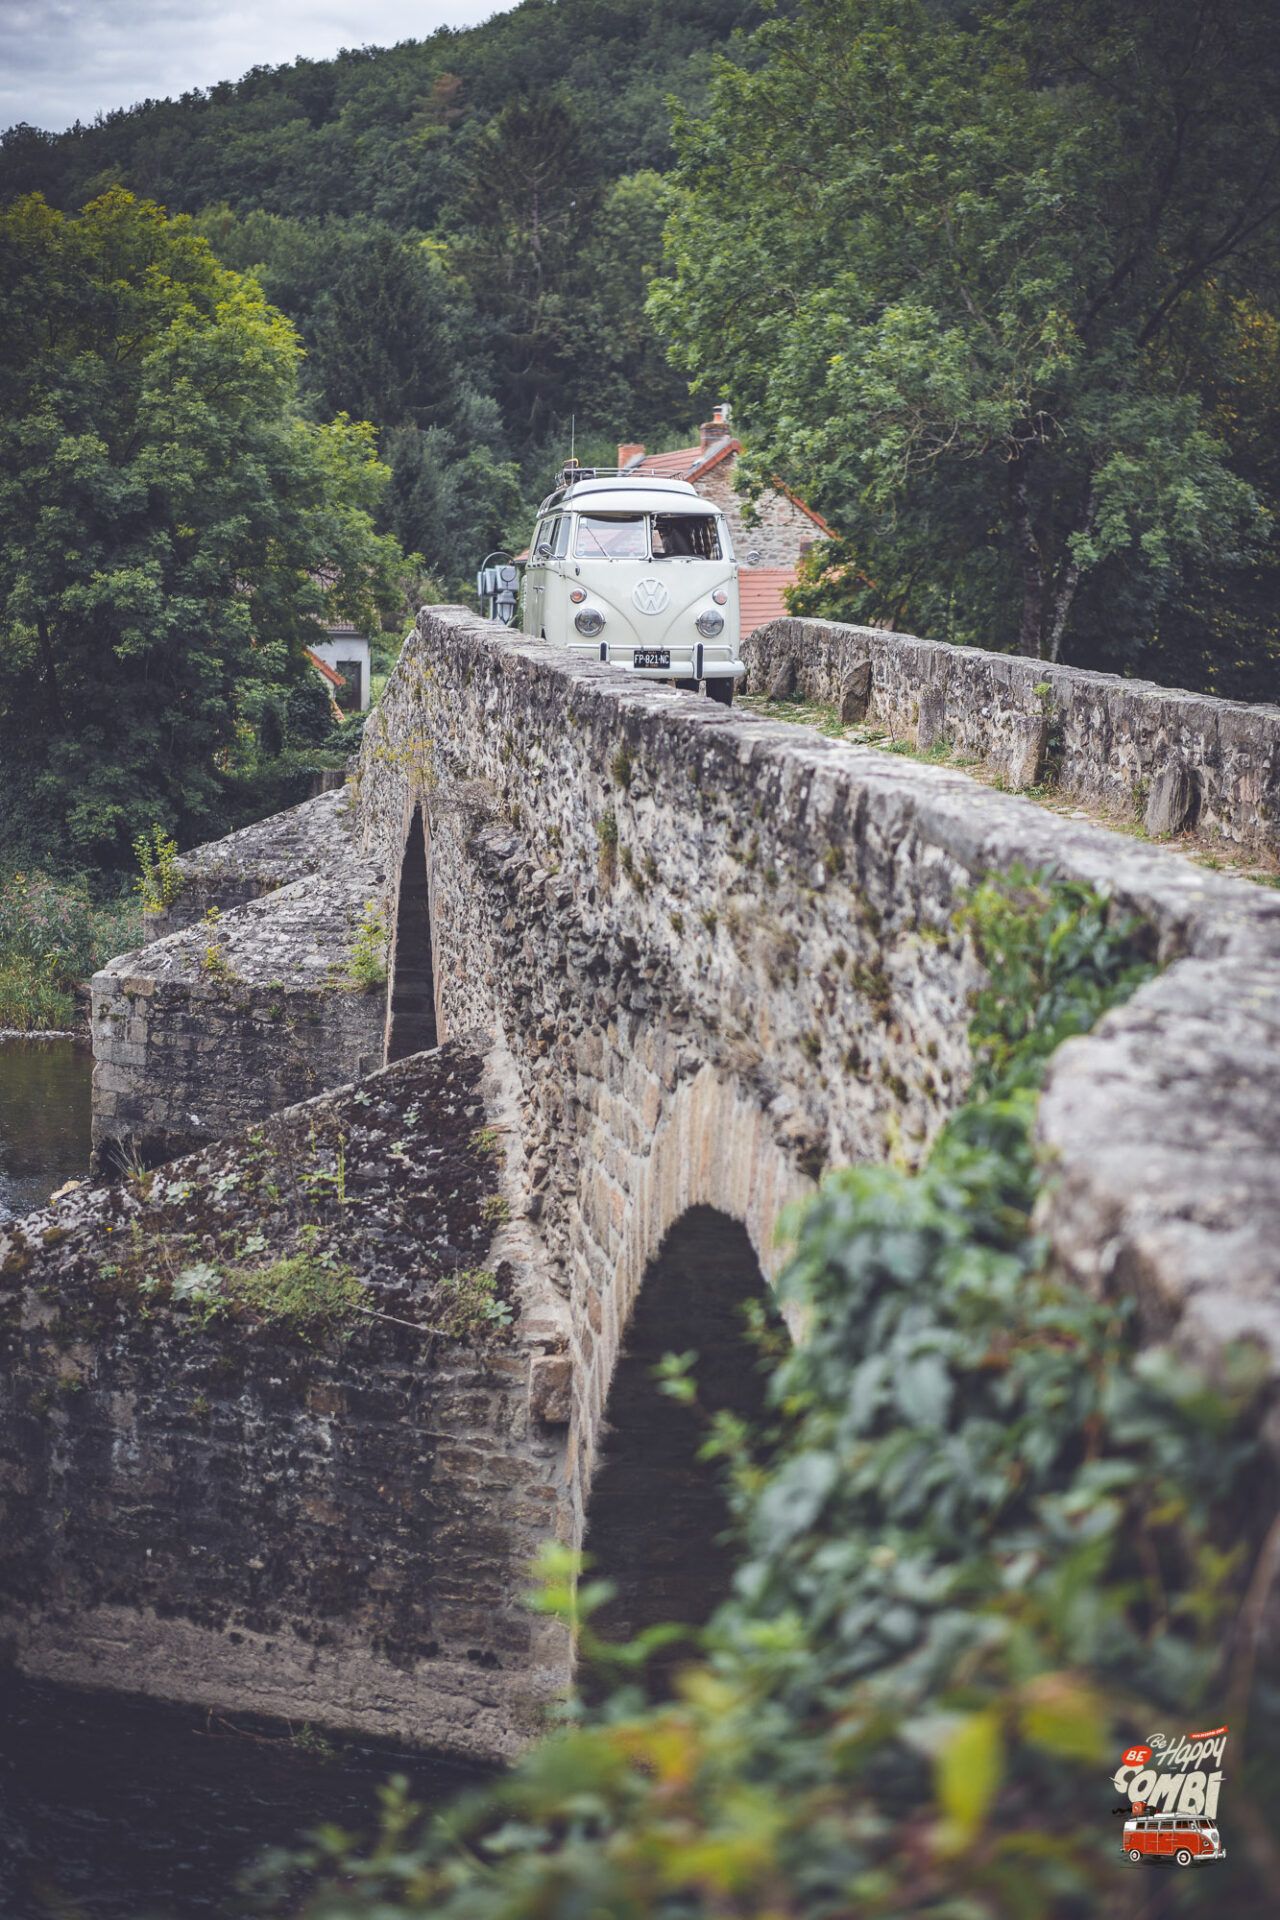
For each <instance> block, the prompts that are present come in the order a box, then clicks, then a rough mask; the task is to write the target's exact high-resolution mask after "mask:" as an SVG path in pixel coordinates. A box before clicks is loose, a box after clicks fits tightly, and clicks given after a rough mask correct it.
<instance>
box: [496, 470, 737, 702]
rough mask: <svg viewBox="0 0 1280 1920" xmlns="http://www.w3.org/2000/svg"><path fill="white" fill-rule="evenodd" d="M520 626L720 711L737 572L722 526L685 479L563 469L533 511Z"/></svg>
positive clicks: (729, 695) (727, 691) (730, 682)
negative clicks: (702, 697)
mask: <svg viewBox="0 0 1280 1920" xmlns="http://www.w3.org/2000/svg"><path fill="white" fill-rule="evenodd" d="M521 595H522V597H521V622H520V624H521V626H522V627H523V629H524V631H525V632H526V633H528V634H532V635H533V636H534V637H535V638H540V639H543V640H549V641H551V642H552V643H553V644H554V645H556V646H564V647H568V648H569V650H570V652H572V653H581V654H586V655H590V656H591V657H592V658H593V659H599V660H604V661H607V662H609V663H611V664H612V665H613V666H615V667H623V668H625V669H626V671H627V672H629V673H636V674H639V675H640V677H641V678H642V679H645V680H673V681H674V682H675V683H676V685H677V686H680V687H686V688H688V689H690V690H696V689H697V686H698V684H699V682H703V683H705V685H706V689H707V692H708V693H709V694H710V695H711V698H712V699H713V700H719V701H721V702H722V703H723V704H724V705H725V706H728V705H729V704H730V703H731V701H732V699H733V689H734V683H735V681H736V680H738V679H740V678H741V677H742V676H744V675H745V673H746V671H747V670H746V667H745V666H744V665H743V663H742V661H741V660H740V659H739V658H738V639H739V620H738V563H737V561H736V560H735V559H734V557H733V549H732V548H731V546H730V544H729V530H728V528H727V527H726V525H725V521H724V516H723V514H721V513H720V512H718V511H717V509H716V508H715V507H714V506H712V505H711V503H710V502H709V501H706V500H703V499H702V498H701V497H700V496H699V495H698V494H697V493H695V492H694V489H693V488H692V487H691V486H690V485H689V483H688V481H686V480H650V479H647V478H645V477H644V476H642V475H641V476H631V475H627V474H602V473H600V472H598V471H594V470H592V471H588V470H585V469H581V468H574V467H572V466H569V467H566V468H565V469H564V472H563V473H562V475H561V479H560V485H559V486H558V487H557V488H556V490H555V492H554V493H551V494H548V496H547V498H546V499H545V500H544V501H543V503H542V505H541V506H540V507H539V509H538V524H537V526H536V527H535V528H534V533H533V539H532V541H531V542H530V545H529V559H528V563H527V565H526V567H525V573H524V581H523V583H522V588H521Z"/></svg>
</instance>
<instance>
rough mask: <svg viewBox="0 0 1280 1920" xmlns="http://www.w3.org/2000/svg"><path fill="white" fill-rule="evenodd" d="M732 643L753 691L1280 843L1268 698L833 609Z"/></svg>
mask: <svg viewBox="0 0 1280 1920" xmlns="http://www.w3.org/2000/svg"><path fill="white" fill-rule="evenodd" d="M742 654H743V659H744V660H745V661H746V662H747V665H748V668H749V678H748V683H747V684H748V688H749V690H750V691H751V692H753V693H768V692H769V691H771V690H775V691H777V692H780V693H784V694H786V693H790V692H792V691H794V692H797V693H799V694H801V695H802V696H803V697H804V698H805V699H807V700H814V701H819V702H822V703H823V704H826V705H831V706H835V707H839V708H842V709H843V711H844V714H845V717H846V718H847V719H848V720H850V721H852V720H862V719H866V720H867V721H869V722H872V723H874V724H875V725H877V726H880V727H883V728H884V729H885V730H886V732H888V733H890V734H892V735H894V736H895V737H897V738H898V739H903V740H910V741H912V742H914V744H915V745H916V746H917V747H918V748H919V749H921V750H925V749H927V748H929V747H932V746H935V745H937V744H939V743H940V742H946V743H948V744H949V745H950V746H952V747H953V748H957V749H959V750H961V751H963V752H964V753H968V754H972V755H974V756H975V758H978V759H981V760H984V761H986V762H987V764H988V765H990V766H992V767H994V768H996V769H997V770H998V772H999V773H1000V774H1001V775H1002V776H1003V779H1004V782H1005V784H1006V785H1007V786H1008V787H1009V788H1010V789H1012V790H1014V791H1017V790H1019V789H1021V788H1024V787H1031V786H1035V785H1037V784H1038V783H1039V782H1041V781H1044V780H1050V781H1052V783H1053V785H1054V786H1055V787H1056V788H1058V789H1059V790H1060V791H1061V792H1062V793H1064V794H1073V795H1075V796H1077V797H1078V798H1080V799H1081V800H1085V801H1089V802H1092V803H1094V804H1096V805H1099V806H1101V807H1103V808H1105V809H1106V810H1107V811H1109V812H1111V813H1113V814H1114V815H1115V816H1116V817H1117V818H1123V819H1124V820H1126V821H1130V822H1131V821H1133V820H1134V818H1135V817H1136V818H1138V819H1140V820H1142V821H1143V822H1144V824H1145V826H1146V828H1147V831H1148V832H1149V833H1151V834H1152V835H1154V836H1161V835H1165V834H1170V833H1176V832H1178V831H1180V830H1181V829H1182V828H1183V827H1186V826H1196V827H1198V828H1199V829H1200V830H1201V831H1202V832H1203V831H1208V832H1211V833H1217V834H1220V835H1221V836H1222V838H1223V839H1224V840H1226V841H1230V842H1232V843H1234V844H1237V845H1239V846H1242V847H1248V848H1254V849H1257V850H1259V851H1262V852H1267V853H1271V854H1273V855H1274V854H1280V707H1275V706H1248V705H1245V704H1244V703H1243V702H1242V701H1237V700H1215V699H1211V698H1210V697H1209V696H1208V695H1205V694H1198V693H1186V692H1183V691H1180V690H1179V689H1177V688H1171V687H1160V686H1155V685H1154V684H1152V683H1151V682H1150V681H1147V680H1125V679H1121V678H1120V676H1119V675H1117V674H1113V673H1092V672H1086V671H1084V670H1083V669H1081V668H1079V667H1064V666H1055V665H1052V664H1050V663H1049V662H1047V661H1043V660H1026V659H1023V658H1022V657H1021V656H1020V655H1015V654H1007V653H986V652H984V651H982V650H981V649H980V648H977V647H952V646H947V645H946V644H945V643H943V642H942V641H938V640H918V639H916V638H914V636H913V635H911V634H907V633H886V632H885V631H884V630H883V629H881V628H878V627H853V626H844V625H841V624H840V623H839V622H837V621H833V620H799V619H792V620H775V621H772V622H771V623H770V624H769V625H768V626H764V627H759V628H757V629H756V631H755V632H754V633H752V634H750V635H749V636H748V637H747V639H746V640H744V642H743V648H742Z"/></svg>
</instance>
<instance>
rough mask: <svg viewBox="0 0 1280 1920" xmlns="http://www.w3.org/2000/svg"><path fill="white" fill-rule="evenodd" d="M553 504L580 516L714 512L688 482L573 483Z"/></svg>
mask: <svg viewBox="0 0 1280 1920" xmlns="http://www.w3.org/2000/svg"><path fill="white" fill-rule="evenodd" d="M552 499H553V500H554V499H555V496H554V495H553V496H552ZM555 505H556V506H557V507H559V508H560V509H561V510H562V511H565V510H567V511H573V510H574V509H575V508H576V509H577V511H578V512H580V513H583V512H595V513H655V512H660V511H661V510H662V509H663V508H664V507H665V508H666V509H667V510H668V511H670V510H671V509H673V508H679V507H684V506H688V507H690V508H692V509H693V510H694V511H695V512H697V513H714V512H715V511H716V509H715V508H714V507H713V506H712V505H711V503H710V501H707V500H703V499H702V497H701V496H700V494H699V493H698V492H697V490H696V489H695V488H693V487H691V486H690V485H689V482H688V481H687V480H645V479H640V480H631V479H626V480H614V479H607V480H576V481H575V482H574V483H573V485H572V486H571V487H569V488H568V489H567V490H566V492H565V494H564V495H563V497H562V498H561V499H559V500H556V501H555ZM550 506H551V501H546V502H544V503H543V508H542V511H544V512H545V511H547V510H548V508H549V507H550Z"/></svg>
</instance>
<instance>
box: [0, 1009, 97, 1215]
mask: <svg viewBox="0 0 1280 1920" xmlns="http://www.w3.org/2000/svg"><path fill="white" fill-rule="evenodd" d="M92 1075H93V1056H92V1054H91V1053H90V1052H89V1049H88V1048H87V1047H85V1046H77V1045H76V1044H75V1042H74V1041H72V1040H0V1220H4V1219H6V1218H8V1217H9V1216H10V1215H12V1214H15V1213H27V1212H29V1211H30V1209H31V1208H32V1207H42V1206H44V1205H45V1204H46V1202H47V1201H48V1198H49V1195H50V1194H51V1193H52V1192H53V1191H54V1189H55V1187H60V1186H61V1185H62V1184H63V1182H64V1181H65V1180H83V1179H85V1178H86V1177H87V1175H88V1171H89V1083H90V1080H91V1078H92Z"/></svg>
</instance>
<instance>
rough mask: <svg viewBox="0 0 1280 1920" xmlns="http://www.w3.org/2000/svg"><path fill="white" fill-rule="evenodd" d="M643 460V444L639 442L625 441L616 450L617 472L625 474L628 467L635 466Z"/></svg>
mask: <svg viewBox="0 0 1280 1920" xmlns="http://www.w3.org/2000/svg"><path fill="white" fill-rule="evenodd" d="M643 459H644V444H643V442H642V441H639V440H625V441H623V442H622V444H621V445H620V446H619V448H618V471H619V472H620V473H625V472H626V470H627V468H628V467H633V466H637V465H638V464H639V462H640V461H641V460H643Z"/></svg>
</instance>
